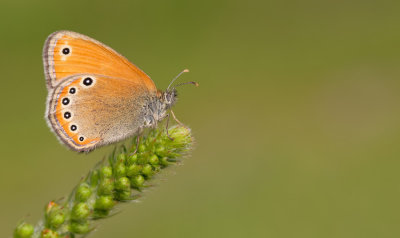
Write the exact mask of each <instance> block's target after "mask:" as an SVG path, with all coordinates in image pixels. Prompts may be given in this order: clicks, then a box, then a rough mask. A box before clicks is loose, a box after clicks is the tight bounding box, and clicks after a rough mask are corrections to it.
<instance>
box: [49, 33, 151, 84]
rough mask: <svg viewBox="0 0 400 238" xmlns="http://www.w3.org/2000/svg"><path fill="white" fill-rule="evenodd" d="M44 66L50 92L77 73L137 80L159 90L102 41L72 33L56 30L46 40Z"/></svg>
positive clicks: (147, 77) (142, 73) (140, 71)
mask: <svg viewBox="0 0 400 238" xmlns="http://www.w3.org/2000/svg"><path fill="white" fill-rule="evenodd" d="M43 63H44V71H45V75H46V81H47V87H48V88H49V89H50V88H54V87H55V86H56V85H57V84H58V83H59V82H60V81H61V80H62V79H63V78H65V77H68V76H71V75H74V74H100V75H106V76H110V77H115V78H121V79H126V80H131V81H138V82H140V83H142V84H143V85H145V86H146V87H147V88H148V89H149V90H152V91H156V90H157V88H156V86H155V85H154V83H153V81H152V80H151V79H150V77H149V76H147V75H146V74H145V73H144V72H143V71H142V70H140V69H139V68H138V67H136V66H135V65H134V64H132V63H131V62H129V61H128V60H127V59H126V58H125V57H123V56H122V55H120V54H118V53H117V52H115V51H114V50H113V49H111V48H110V47H108V46H106V45H104V44H102V43H101V42H99V41H96V40H94V39H92V38H90V37H88V36H85V35H82V34H79V33H75V32H71V31H57V32H54V33H53V34H51V35H50V36H49V37H48V38H47V40H46V42H45V45H44V48H43Z"/></svg>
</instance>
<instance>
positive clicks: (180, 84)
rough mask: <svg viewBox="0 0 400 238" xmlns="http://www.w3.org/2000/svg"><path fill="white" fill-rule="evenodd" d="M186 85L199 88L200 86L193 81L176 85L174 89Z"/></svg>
mask: <svg viewBox="0 0 400 238" xmlns="http://www.w3.org/2000/svg"><path fill="white" fill-rule="evenodd" d="M185 84H193V85H194V86H196V87H198V86H199V84H198V83H197V82H193V81H191V82H185V83H179V84H177V85H175V87H174V88H176V87H179V86H182V85H185Z"/></svg>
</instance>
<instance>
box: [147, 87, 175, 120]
mask: <svg viewBox="0 0 400 238" xmlns="http://www.w3.org/2000/svg"><path fill="white" fill-rule="evenodd" d="M176 99H177V91H176V90H175V89H173V90H172V91H165V92H161V91H158V92H157V95H156V96H155V97H153V98H151V99H150V100H149V103H148V104H147V105H146V107H145V110H144V127H150V126H155V125H157V123H158V122H159V121H161V120H162V119H164V118H165V117H166V116H167V111H168V109H170V108H171V107H172V106H173V105H174V104H175V102H176Z"/></svg>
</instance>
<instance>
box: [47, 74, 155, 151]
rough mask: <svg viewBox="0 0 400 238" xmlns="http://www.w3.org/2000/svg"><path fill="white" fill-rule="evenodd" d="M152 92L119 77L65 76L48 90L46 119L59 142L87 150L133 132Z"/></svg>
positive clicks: (137, 126) (141, 122) (142, 117)
mask: <svg viewBox="0 0 400 238" xmlns="http://www.w3.org/2000/svg"><path fill="white" fill-rule="evenodd" d="M154 96H155V95H154V94H153V93H152V92H151V91H149V90H148V88H147V87H146V86H145V85H143V84H141V83H140V82H135V81H131V80H127V79H123V78H116V77H109V76H103V75H96V74H80V75H73V76H68V77H66V78H64V79H63V80H62V81H61V82H60V83H59V84H58V85H57V86H56V87H55V88H53V89H51V90H50V92H49V96H48V100H47V101H48V104H47V109H46V119H47V121H48V123H49V125H50V127H51V128H52V129H53V130H54V132H55V133H56V134H57V136H58V138H59V139H60V140H61V141H62V142H63V143H65V144H66V145H68V146H69V147H70V148H72V149H73V150H76V151H86V152H87V151H90V150H93V149H94V148H95V147H98V146H101V145H105V144H109V143H112V142H116V141H119V140H122V139H124V138H126V137H128V136H131V135H132V134H135V133H137V131H138V129H139V128H140V127H141V126H143V124H144V120H145V116H144V112H145V107H146V105H148V104H149V100H151V98H152V97H154Z"/></svg>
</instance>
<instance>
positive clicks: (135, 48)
mask: <svg viewBox="0 0 400 238" xmlns="http://www.w3.org/2000/svg"><path fill="white" fill-rule="evenodd" d="M399 12H400V2H399V1H385V0H384V1H316V0H315V1H309V0H306V1H295V0H284V1H278V0H273V1H251V0H250V1H232V0H229V1H228V0H220V1H210V0H203V1H143V0H141V1H120V0H113V1H93V0H87V1H78V0H70V1H54V0H53V1H49V0H44V1H14V0H2V1H1V3H0V29H1V37H0V49H1V53H0V65H1V66H0V67H1V74H2V76H1V84H2V85H1V89H2V90H1V91H2V92H1V94H0V108H1V110H2V113H1V119H0V120H1V124H0V125H1V137H0V146H1V155H2V156H1V157H2V158H1V166H0V188H1V190H0V197H1V198H0V233H1V234H0V237H10V236H11V234H12V231H13V229H14V227H15V225H16V224H17V222H18V221H19V220H20V219H22V218H26V219H27V220H28V221H30V222H36V221H37V220H39V219H40V218H41V216H42V215H43V207H44V205H45V204H46V203H47V202H48V201H49V200H52V199H58V198H61V197H63V196H65V195H67V194H68V192H69V191H70V190H71V189H72V188H73V187H74V185H75V184H76V183H77V182H78V181H79V179H80V178H81V177H82V176H84V175H85V174H86V172H87V171H88V170H89V169H90V168H91V167H92V166H93V165H94V164H95V163H96V162H97V161H98V160H100V159H101V158H103V156H104V155H105V154H107V153H108V152H109V151H110V150H111V149H112V146H110V147H107V148H102V149H99V150H96V151H95V152H92V153H90V154H88V155H82V154H77V153H74V152H72V151H69V150H68V149H67V148H66V147H64V146H62V145H61V144H59V143H58V141H57V140H56V138H55V136H54V135H53V134H52V133H51V132H50V130H49V129H48V127H47V125H46V123H45V120H44V110H45V100H46V95H47V90H46V87H45V81H44V75H43V66H42V59H41V53H42V46H43V43H44V40H45V39H46V37H47V36H48V35H49V34H50V33H52V32H54V31H56V30H62V29H66V30H72V31H77V32H80V33H83V34H86V35H89V36H91V37H93V38H95V39H98V40H100V41H102V42H104V43H105V44H107V45H109V46H111V47H112V48H114V49H115V50H117V51H118V52H120V53H121V54H123V55H124V56H126V57H127V58H128V59H130V60H131V61H132V62H134V63H135V64H136V65H138V66H139V67H140V68H142V69H143V70H144V71H145V72H146V73H148V74H149V75H150V76H151V77H152V79H153V80H154V81H155V83H156V85H157V86H158V87H159V88H161V89H165V88H166V86H167V85H168V83H169V82H170V80H171V79H172V78H173V77H174V76H175V75H176V74H177V73H178V72H180V71H181V70H182V69H184V68H189V69H190V70H191V73H189V74H186V75H184V76H182V78H181V79H180V80H181V82H183V81H188V80H193V81H197V82H199V83H200V87H198V88H194V87H190V86H187V87H182V88H180V90H179V92H180V100H179V102H178V103H177V105H176V106H175V110H174V111H175V113H176V115H177V116H178V118H179V119H180V120H181V121H183V122H185V123H186V124H188V125H189V126H191V127H192V129H193V134H194V136H195V137H196V140H197V144H196V149H195V150H194V152H193V154H192V157H191V158H190V159H187V160H186V162H185V163H184V166H180V167H178V168H176V169H175V172H176V175H172V174H169V175H166V176H165V178H166V181H162V182H161V183H160V184H159V186H157V187H156V189H153V190H152V191H151V192H150V193H147V195H146V196H145V198H144V199H142V200H141V202H140V203H134V204H129V205H126V206H122V210H123V212H122V213H121V214H119V215H117V216H114V217H112V218H110V219H107V220H105V221H102V222H100V223H97V224H98V227H97V231H96V233H95V234H92V236H91V237H98V238H100V237H115V238H116V237H142V238H145V237H161V236H162V237H165V238H167V237H232V238H233V237H307V238H309V237H399V236H400V173H399V172H398V171H399V170H400V147H399V142H400V123H399V121H400V106H399V102H400V93H399V92H400V67H399V66H400V47H399V45H400V44H399V42H400V30H399V25H400V14H399Z"/></svg>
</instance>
